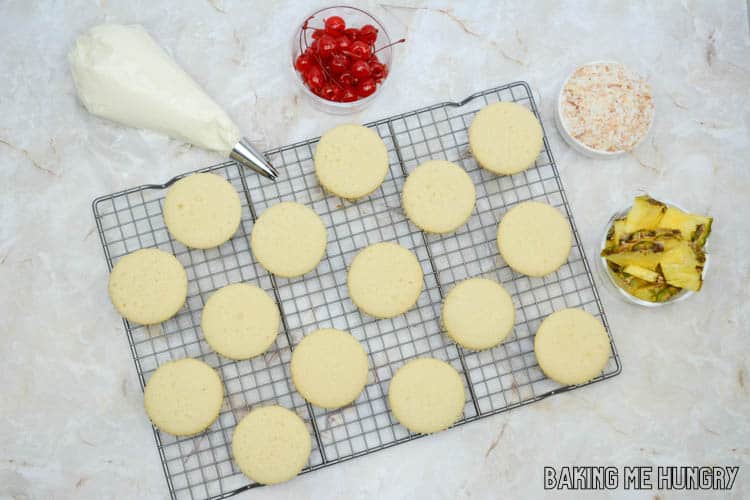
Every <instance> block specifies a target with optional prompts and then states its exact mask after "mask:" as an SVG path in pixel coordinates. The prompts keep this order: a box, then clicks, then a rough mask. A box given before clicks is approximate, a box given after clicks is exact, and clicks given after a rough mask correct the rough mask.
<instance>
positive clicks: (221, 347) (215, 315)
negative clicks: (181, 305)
mask: <svg viewBox="0 0 750 500" xmlns="http://www.w3.org/2000/svg"><path fill="white" fill-rule="evenodd" d="M279 320H280V318H279V308H278V307H276V302H274V300H273V299H272V298H271V297H270V296H269V295H268V294H267V293H266V292H265V291H263V290H261V289H260V288H258V287H257V286H254V285H249V284H247V283H235V284H233V285H227V286H225V287H223V288H220V289H219V290H217V291H216V292H214V293H213V294H212V295H211V296H210V297H209V298H208V300H207V301H206V305H205V306H204V307H203V311H202V312H201V329H202V330H203V335H204V337H205V338H206V342H208V345H210V346H211V348H212V349H213V350H214V351H216V352H218V353H219V354H221V355H222V356H226V357H227V358H231V359H238V360H239V359H249V358H252V357H254V356H257V355H259V354H263V353H264V352H266V351H267V350H268V348H269V347H271V345H273V343H274V341H275V340H276V336H277V335H278V333H279Z"/></svg>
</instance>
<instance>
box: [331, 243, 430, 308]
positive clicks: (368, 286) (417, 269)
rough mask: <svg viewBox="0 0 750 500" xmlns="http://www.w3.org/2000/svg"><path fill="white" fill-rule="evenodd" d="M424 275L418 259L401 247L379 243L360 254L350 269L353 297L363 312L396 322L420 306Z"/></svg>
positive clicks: (348, 277) (348, 280) (347, 278)
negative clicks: (394, 318) (414, 307)
mask: <svg viewBox="0 0 750 500" xmlns="http://www.w3.org/2000/svg"><path fill="white" fill-rule="evenodd" d="M423 278H424V275H423V274H422V266H420V265H419V261H418V260H417V257H416V256H415V255H414V254H413V253H412V252H410V251H409V250H407V249H406V248H404V247H402V246H401V245H399V244H397V243H389V242H386V243H375V244H374V245H370V246H368V247H367V248H365V249H364V250H362V251H360V252H359V253H358V254H357V255H356V256H355V257H354V260H353V261H352V264H351V266H349V272H348V273H347V276H346V285H347V287H348V288H349V296H350V297H351V298H352V301H353V302H354V303H355V304H356V305H357V307H359V308H360V309H361V310H362V311H364V312H365V313H367V314H369V315H370V316H374V317H376V318H392V317H394V316H398V315H399V314H403V313H405V312H406V311H408V310H409V309H411V308H412V306H413V305H414V304H416V302H417V299H419V294H420V293H422V285H423Z"/></svg>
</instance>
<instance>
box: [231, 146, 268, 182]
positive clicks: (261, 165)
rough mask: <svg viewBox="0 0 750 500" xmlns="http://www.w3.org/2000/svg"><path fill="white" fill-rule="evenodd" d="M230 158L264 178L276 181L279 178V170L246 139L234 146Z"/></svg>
mask: <svg viewBox="0 0 750 500" xmlns="http://www.w3.org/2000/svg"><path fill="white" fill-rule="evenodd" d="M229 157H230V158H231V159H233V160H234V161H236V162H237V163H239V164H240V165H244V166H246V167H249V168H251V169H253V170H254V171H256V172H258V173H259V174H260V175H262V176H263V177H266V178H268V179H271V180H276V178H277V177H278V176H279V172H278V170H276V169H275V168H274V167H273V165H271V164H270V163H269V162H268V160H266V158H265V157H264V156H263V155H262V154H261V153H260V152H258V150H257V149H255V148H254V147H253V146H252V144H250V141H249V140H247V138H246V137H243V138H242V139H240V141H239V142H238V143H237V144H235V145H234V148H232V152H231V153H229Z"/></svg>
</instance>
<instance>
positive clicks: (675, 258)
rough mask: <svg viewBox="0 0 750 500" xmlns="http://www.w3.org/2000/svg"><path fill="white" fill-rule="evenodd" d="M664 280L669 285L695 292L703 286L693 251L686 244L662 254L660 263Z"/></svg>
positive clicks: (700, 269)
mask: <svg viewBox="0 0 750 500" xmlns="http://www.w3.org/2000/svg"><path fill="white" fill-rule="evenodd" d="M660 267H661V272H662V273H663V274H664V279H665V280H666V281H667V283H669V284H670V285H673V286H677V287H680V288H687V289H688V290H693V291H694V292H697V291H698V290H700V289H701V285H702V284H703V277H702V276H701V274H702V268H701V267H700V263H699V262H698V259H697V257H696V255H695V251H694V250H693V249H692V248H691V247H690V246H689V245H687V244H685V245H680V246H678V247H675V248H673V249H672V250H670V251H668V252H664V255H663V258H662V261H661V262H660Z"/></svg>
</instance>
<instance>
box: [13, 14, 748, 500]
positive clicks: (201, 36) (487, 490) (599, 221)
mask: <svg viewBox="0 0 750 500" xmlns="http://www.w3.org/2000/svg"><path fill="white" fill-rule="evenodd" d="M308 3H309V5H304V6H300V5H299V4H300V2H257V3H255V4H253V5H252V6H251V5H250V4H249V3H248V2H230V1H226V0H208V1H205V2H201V1H190V2H180V3H176V2H167V1H160V2H153V1H145V0H136V1H119V0H99V1H98V2H89V1H74V0H71V1H67V2H26V1H22V0H16V1H13V0H10V1H5V2H3V3H2V4H0V45H1V46H2V47H3V49H2V52H1V53H0V74H2V75H3V77H2V84H0V356H1V357H2V365H0V366H1V367H0V379H2V381H3V388H2V391H0V422H1V423H2V425H0V499H3V500H5V499H9V498H12V499H47V498H91V499H102V498H141V499H160V498H165V497H167V496H168V491H167V487H166V484H165V481H164V477H163V474H162V469H161V465H160V463H159V458H158V455H157V452H156V448H155V446H154V443H153V438H152V435H151V426H150V424H149V422H148V419H147V418H146V417H145V415H144V412H143V407H142V394H141V391H140V388H139V386H138V382H137V377H136V372H135V370H134V369H133V363H132V360H131V357H130V353H129V350H128V347H127V341H126V338H125V334H124V330H123V327H122V323H121V321H120V319H119V317H118V316H117V314H116V313H115V311H114V310H113V308H112V307H111V306H110V304H109V300H108V298H107V293H106V282H107V271H106V266H105V263H104V260H103V257H102V251H101V247H100V245H99V242H98V240H97V235H96V231H95V227H94V220H93V217H92V214H91V208H90V204H91V200H92V199H93V198H94V197H95V196H97V195H101V194H105V193H110V192H113V191H117V190H120V189H124V188H128V187H131V186H136V185H139V184H143V183H154V182H163V181H165V180H167V179H169V178H171V177H172V176H174V175H176V174H178V173H182V172H185V171H189V170H193V169H196V168H199V167H201V166H205V165H209V164H212V163H217V162H218V161H220V158H219V157H217V156H215V155H212V154H210V153H207V152H203V151H199V150H197V149H196V148H191V147H188V146H186V145H185V144H183V143H181V142H179V141H175V140H170V139H167V138H165V137H163V136H161V135H158V134H155V133H150V132H143V131H136V130H128V129H124V128H122V127H119V126H116V125H113V124H111V123H107V122H104V121H103V120H100V119H98V118H94V117H92V116H90V115H88V114H87V113H86V112H85V110H84V109H83V108H82V107H81V105H80V104H79V103H78V102H77V100H76V98H75V92H74V88H73V83H72V80H71V77H70V74H69V71H68V66H67V63H66V59H65V55H66V53H67V51H68V49H69V47H70V46H71V43H72V41H73V39H74V37H75V36H76V35H77V34H78V33H80V32H81V31H83V30H85V29H86V28H88V27H89V26H91V25H93V24H96V23H100V22H103V21H114V22H123V23H135V22H137V23H142V24H143V25H145V26H146V28H147V29H148V30H149V31H150V32H151V33H152V34H153V35H154V37H155V38H156V39H157V40H158V41H159V42H160V43H161V44H162V45H164V46H166V47H169V48H170V50H171V51H172V53H173V54H174V56H175V58H176V59H177V60H178V61H179V62H180V63H181V64H182V65H183V67H184V68H185V69H186V70H187V71H188V72H189V73H190V74H192V75H195V76H196V78H197V80H198V81H199V82H200V83H201V84H202V85H203V86H204V87H205V88H206V90H207V91H208V93H209V94H210V95H212V96H214V97H215V99H216V100H217V101H218V102H219V103H220V104H222V105H223V106H224V107H225V108H226V109H227V110H228V111H229V113H230V114H231V115H232V117H233V118H234V119H235V120H236V121H237V122H238V124H239V125H240V127H241V128H242V129H243V130H244V131H245V133H246V135H248V136H249V137H251V138H252V139H253V140H255V141H256V142H257V143H258V144H259V145H260V146H261V147H265V148H270V147H274V146H279V145H283V144H287V143H290V142H293V141H297V140H301V139H305V138H307V137H312V136H316V135H319V134H320V133H321V132H322V131H324V130H326V129H327V128H329V127H330V126H333V125H335V124H337V123H341V122H342V121H344V120H353V121H358V122H365V121H369V120H373V119H377V118H382V117H385V116H389V115H391V114H394V113H398V112H402V111H406V110H410V109H415V108H418V107H421V106H424V105H429V104H432V103H435V102H440V101H444V100H448V99H460V98H462V97H465V96H467V95H469V94H471V93H473V92H475V91H478V90H482V89H485V88H489V87H492V86H495V85H498V84H502V83H506V82H510V81H515V80H526V81H528V82H529V83H530V85H531V86H532V88H533V89H534V91H535V94H536V95H537V97H538V100H539V101H538V102H539V104H540V110H541V113H542V117H543V121H544V123H545V125H546V130H547V133H548V135H549V139H550V141H551V146H552V149H553V152H554V153H555V156H556V159H557V163H558V166H559V169H560V173H561V177H562V179H563V182H564V185H565V187H566V189H567V194H568V198H569V200H570V204H571V206H572V209H573V213H574V215H575V218H576V222H577V225H578V228H579V230H580V233H581V236H582V239H583V244H584V248H585V249H586V251H587V254H588V257H589V259H591V258H592V257H593V255H594V254H595V248H596V243H597V241H598V239H599V238H600V236H601V231H602V227H603V225H604V224H605V222H606V220H607V219H608V218H609V216H610V214H611V213H612V211H613V210H615V209H616V208H619V207H622V206H625V205H626V204H627V203H628V201H629V200H630V199H631V198H632V196H633V195H634V194H635V193H636V192H638V191H639V190H646V191H648V192H650V193H653V194H654V195H656V196H657V197H658V196H663V197H665V198H667V199H670V200H674V201H678V202H679V203H680V204H682V205H684V206H685V207H688V208H690V209H692V210H694V211H697V212H701V213H703V212H706V213H709V214H711V215H712V216H713V217H714V220H715V224H714V231H713V234H712V236H711V252H712V254H713V259H712V262H711V268H710V273H709V276H708V278H707V280H706V283H705V286H704V289H703V291H701V292H700V293H699V294H697V295H696V296H695V297H693V298H692V299H690V300H689V301H686V302H683V303H680V304H676V305H674V306H671V307H666V308H662V309H659V310H648V309H643V308H639V307H636V306H632V305H628V304H626V303H624V302H622V301H620V300H619V299H618V298H617V297H615V296H614V295H613V294H611V293H609V292H608V291H607V290H606V289H603V288H601V287H600V290H601V291H602V300H603V302H604V305H605V308H606V311H607V314H608V317H609V320H610V323H611V328H612V331H613V334H614V336H615V339H616V342H617V346H618V349H619V351H620V354H621V358H622V362H623V372H622V374H621V375H620V376H618V377H615V378H614V379H611V380H608V381H606V382H604V383H600V384H595V385H593V386H590V387H587V388H584V389H582V390H577V391H574V392H571V393H567V394H564V395H560V396H556V397H553V398H549V399H546V400H543V401H541V402H539V403H536V404H533V405H530V406H527V407H523V408H520V409H516V410H513V411H511V412H508V413H504V414H501V415H498V416H494V417H489V418H485V419H482V420H480V421H478V422H475V423H472V424H470V425H465V426H461V427H459V428H457V429H454V430H451V431H449V432H444V433H441V434H438V435H435V436H431V437H429V438H427V439H420V440H418V441H416V442H413V443H408V444H405V445H402V446H399V447H397V448H391V449H389V450H386V451H382V452H378V453H375V454H372V455H369V456H366V457H363V458H360V459H357V460H353V461H350V462H347V463H344V464H340V465H337V466H335V467H330V468H327V469H324V470H321V471H318V472H314V473H312V474H306V475H304V476H302V477H299V478H296V479H295V480H293V481H291V482H289V483H286V484H284V485H280V486H275V487H271V488H261V489H257V490H253V491H251V492H248V493H246V494H244V495H243V496H241V497H238V498H253V499H270V498H275V499H279V498H341V499H352V498H425V499H427V498H430V499H432V498H445V499H468V498H497V497H499V496H501V495H502V496H507V497H509V498H522V497H537V498H538V497H540V496H541V495H542V493H543V490H542V472H543V470H542V468H543V466H544V465H572V464H576V465H584V464H585V465H600V464H601V465H620V466H621V465H741V466H742V467H743V468H742V469H741V470H740V473H739V477H738V479H737V482H736V484H735V486H734V490H733V491H732V492H731V495H730V496H731V497H733V498H747V497H748V496H750V467H748V466H750V423H749V422H750V363H748V348H750V340H749V339H750V337H749V336H748V333H750V327H748V325H750V306H749V304H750V285H749V283H750V257H748V256H749V255H750V233H749V232H748V223H747V219H746V217H747V214H748V213H750V168H748V166H747V162H748V159H749V158H750V131H749V129H748V127H749V126H750V105H749V104H748V101H749V100H750V37H749V36H748V16H747V5H746V3H745V2H743V1H741V0H733V1H721V2H709V1H702V2H701V1H682V2H677V1H668V2H615V1H611V2H594V1H591V2H575V3H574V2H554V1H538V2H439V1H435V2H414V3H404V2H401V1H398V0H386V1H384V2H370V3H361V2H353V3H357V4H361V5H363V6H365V7H366V8H371V9H372V10H373V11H374V12H376V13H378V14H382V15H383V16H385V17H387V19H388V23H389V25H390V26H392V27H393V30H394V31H396V32H397V34H398V33H401V34H403V35H404V36H406V37H407V39H408V42H407V43H406V44H405V45H403V46H402V47H400V48H399V50H398V54H397V57H398V60H397V63H396V66H395V68H394V71H393V73H392V76H391V78H392V79H393V81H391V82H390V85H389V86H388V87H387V88H386V90H385V91H384V95H382V96H381V97H380V98H379V100H378V101H377V103H376V104H375V105H373V106H372V107H370V108H368V109H366V110H365V111H363V112H361V113H360V114H358V115H355V116H353V117H349V118H341V117H335V116H330V115H325V114H322V113H320V112H318V111H316V110H314V109H313V108H312V107H310V105H309V104H308V103H307V102H306V101H305V100H304V99H303V98H302V95H301V91H300V90H299V89H298V88H297V87H296V83H295V82H294V81H293V79H292V78H291V77H290V73H289V70H288V68H287V65H288V57H289V35H290V32H291V27H292V26H293V25H294V24H295V23H297V22H298V21H300V18H301V16H302V13H303V12H305V11H308V10H310V11H311V10H313V9H314V8H315V7H316V6H322V5H325V3H324V2H318V1H311V2H308ZM601 59H615V60H620V61H623V62H625V63H627V64H629V65H630V66H632V67H634V68H636V69H638V70H639V71H641V72H642V73H644V74H645V75H646V76H647V77H648V79H649V81H650V83H651V85H652V91H653V94H654V101H655V104H656V110H657V114H656V121H655V124H654V128H653V130H652V134H651V136H650V139H649V140H648V141H647V142H646V143H645V144H643V145H642V146H641V147H639V148H638V149H637V150H636V151H635V152H633V154H631V155H628V156H625V157H622V158H619V159H616V160H611V161H601V160H599V161H598V160H591V159H587V158H583V157H581V156H580V155H578V154H576V153H575V152H574V151H572V150H571V149H570V148H569V147H567V146H566V144H565V143H564V142H563V141H562V140H561V138H560V136H559V134H558V133H557V131H556V129H555V126H554V121H553V118H552V116H553V115H552V110H553V100H554V96H555V93H556V91H557V89H558V88H559V85H560V84H561V82H562V79H563V78H564V76H565V75H566V74H567V73H569V72H570V70H572V69H573V68H574V67H575V66H576V65H577V64H579V63H582V62H586V61H590V60H601ZM598 278H599V277H598V276H597V279H598ZM608 495H609V496H610V497H612V498H616V497H617V498H620V497H624V496H633V497H636V498H649V499H650V498H662V499H666V498H678V497H679V498H684V497H685V496H686V495H685V494H684V493H681V492H657V491H643V492H639V493H633V492H625V491H622V490H618V491H613V492H608ZM550 496H555V497H564V496H566V495H565V494H564V493H563V494H560V493H558V494H557V495H550ZM568 496H573V495H570V494H569V495H568ZM708 496H709V497H710V496H711V495H708ZM705 497H706V496H703V498H705ZM712 497H713V498H718V497H719V494H716V493H715V494H713V496H712Z"/></svg>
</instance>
